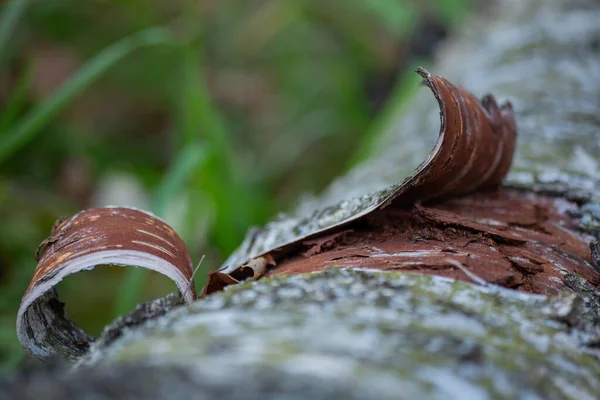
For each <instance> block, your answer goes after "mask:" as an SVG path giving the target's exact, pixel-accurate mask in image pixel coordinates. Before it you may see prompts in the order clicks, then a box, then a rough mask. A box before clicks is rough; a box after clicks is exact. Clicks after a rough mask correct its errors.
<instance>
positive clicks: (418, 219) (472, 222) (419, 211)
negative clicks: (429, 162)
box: [267, 189, 600, 294]
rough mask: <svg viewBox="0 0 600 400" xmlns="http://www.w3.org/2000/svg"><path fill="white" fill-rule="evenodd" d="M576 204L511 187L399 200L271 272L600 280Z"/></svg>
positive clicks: (538, 286) (535, 284)
mask: <svg viewBox="0 0 600 400" xmlns="http://www.w3.org/2000/svg"><path fill="white" fill-rule="evenodd" d="M576 208H577V205H576V204H574V203H570V202H568V201H566V200H564V199H558V198H550V197H545V196H540V195H535V194H532V193H524V192H520V191H516V190H511V189H499V190H495V191H488V192H483V193H476V194H472V195H468V196H465V197H461V198H453V199H451V200H447V201H445V202H442V203H437V204H435V205H427V206H422V205H419V204H417V205H414V206H412V207H410V208H395V207H394V206H393V205H392V206H390V207H387V208H385V209H383V210H379V211H376V212H374V213H372V214H370V215H368V216H366V217H365V218H362V219H360V220H359V221H356V222H354V223H352V224H351V225H349V226H347V227H346V228H344V229H343V230H341V231H338V232H335V233H332V234H328V235H324V236H320V237H317V238H314V239H311V240H306V241H304V242H303V243H302V246H303V247H302V248H301V250H300V251H299V252H294V254H290V255H288V256H286V257H284V258H283V259H280V260H278V265H277V267H276V268H274V269H272V270H271V271H269V272H268V273H267V275H279V274H290V273H292V274H293V273H303V272H312V271H320V270H323V269H327V268H329V267H332V266H336V267H342V268H343V267H349V268H365V269H377V270H398V271H407V272H415V273H422V274H435V275H442V276H447V277H450V278H454V279H459V280H466V281H474V280H475V281H478V280H479V279H477V278H481V279H483V280H485V281H487V282H489V283H494V284H498V285H501V286H504V287H508V288H513V289H517V290H520V291H525V292H531V293H541V294H555V293H557V292H558V291H560V290H561V289H563V288H564V287H565V285H564V283H563V279H562V278H563V276H564V275H565V274H566V273H577V274H580V275H581V276H583V277H584V278H585V279H587V280H588V281H589V282H590V283H591V284H592V285H594V286H596V287H600V273H599V272H598V271H597V270H596V269H595V268H594V266H593V264H592V259H591V255H590V250H589V243H590V241H591V237H589V236H587V235H586V234H584V233H582V232H579V231H578V230H577V228H576V225H575V223H574V221H573V220H572V219H571V218H570V217H569V216H568V211H569V210H575V209H576ZM464 269H466V270H467V272H465V271H464ZM473 274H474V275H473Z"/></svg>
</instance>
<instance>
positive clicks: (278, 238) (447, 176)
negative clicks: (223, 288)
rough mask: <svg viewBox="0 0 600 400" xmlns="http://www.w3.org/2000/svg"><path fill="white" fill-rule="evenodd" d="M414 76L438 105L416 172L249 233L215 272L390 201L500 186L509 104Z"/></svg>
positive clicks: (510, 132) (507, 154) (511, 128)
mask: <svg viewBox="0 0 600 400" xmlns="http://www.w3.org/2000/svg"><path fill="white" fill-rule="evenodd" d="M417 72H418V73H419V74H420V75H421V76H422V77H423V82H424V84H425V85H427V86H428V87H429V88H430V89H431V91H432V92H433V95H434V96H435V98H436V100H437V101H438V105H439V109H440V120H441V127H440V132H439V137H438V140H437V143H436V145H435V147H434V149H433V150H432V151H431V153H430V154H429V156H428V157H427V159H426V160H425V161H424V162H423V163H422V164H421V165H420V166H419V167H418V168H417V170H416V171H414V173H413V174H412V175H411V176H409V177H408V178H406V179H405V180H403V181H401V182H400V183H396V184H395V185H393V186H391V187H387V188H379V189H380V190H379V191H378V192H375V193H370V194H368V195H366V196H363V197H361V198H355V199H346V200H344V201H342V202H340V203H338V204H336V205H334V206H331V207H325V208H323V209H320V210H318V211H315V212H314V213H313V214H312V215H308V216H306V217H304V218H298V219H295V218H292V217H287V218H284V219H283V220H281V222H278V221H276V222H274V223H271V224H270V225H268V226H267V227H266V228H265V229H264V230H263V231H260V232H258V234H255V235H253V238H252V244H251V245H250V247H248V246H242V248H240V250H239V251H238V252H237V253H234V254H233V255H232V256H231V257H230V258H229V260H227V262H226V263H225V266H224V267H223V268H221V269H220V270H219V273H221V274H228V275H232V274H235V273H236V271H237V270H238V269H239V268H240V266H241V265H244V264H245V263H247V262H248V260H251V259H255V258H256V257H260V256H262V255H264V254H267V253H269V252H272V254H274V255H275V256H276V254H277V253H276V251H280V250H282V249H283V250H285V247H289V246H293V245H295V244H297V243H298V242H299V241H302V240H305V239H307V238H310V237H314V236H316V235H318V234H322V233H324V232H325V231H327V230H331V229H334V228H339V227H340V226H341V225H343V224H347V223H349V222H352V221H354V220H356V219H358V218H362V217H364V216H365V215H368V214H369V213H371V212H373V211H375V210H376V209H377V208H383V207H386V206H388V205H389V204H391V203H392V202H393V203H394V204H396V205H406V204H412V203H413V202H415V201H424V200H435V199H442V198H447V197H452V196H458V195H462V194H466V193H470V192H473V191H476V190H483V189H487V188H491V187H495V186H497V185H499V184H500V182H501V181H502V178H503V177H504V175H505V174H506V173H507V172H508V169H509V167H510V165H511V161H512V157H513V153H514V148H515V141H516V125H515V121H514V115H513V110H512V106H511V104H510V103H508V102H507V103H504V104H503V105H502V106H501V107H499V106H498V105H497V103H496V100H495V99H494V97H493V96H491V95H486V96H485V97H484V98H483V100H482V101H479V100H478V99H477V98H475V97H474V96H473V95H472V94H471V93H469V92H467V91H466V90H464V89H462V88H460V87H458V86H455V85H453V84H452V83H450V82H449V81H447V80H446V79H444V78H442V77H440V76H434V75H431V74H430V73H428V72H427V71H425V70H424V69H422V68H419V69H417ZM209 284H210V282H209ZM207 291H212V290H211V289H209V290H207Z"/></svg>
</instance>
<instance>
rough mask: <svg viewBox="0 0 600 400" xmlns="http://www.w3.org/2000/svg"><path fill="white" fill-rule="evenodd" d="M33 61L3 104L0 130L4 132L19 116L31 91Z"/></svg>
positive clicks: (0, 115)
mask: <svg viewBox="0 0 600 400" xmlns="http://www.w3.org/2000/svg"><path fill="white" fill-rule="evenodd" d="M31 70H32V68H31V63H29V64H27V67H26V68H25V71H24V72H23V73H22V74H21V76H20V77H19V80H18V81H17V82H16V84H15V87H14V89H13V90H12V92H11V94H10V97H9V98H8V99H7V100H6V103H5V104H4V105H3V108H2V113H1V114H0V132H4V131H5V130H7V129H9V127H10V126H11V125H12V124H13V123H14V121H15V120H16V119H17V118H18V116H19V113H20V112H21V111H22V110H23V107H24V105H25V101H26V100H27V94H28V91H29V83H30V77H31Z"/></svg>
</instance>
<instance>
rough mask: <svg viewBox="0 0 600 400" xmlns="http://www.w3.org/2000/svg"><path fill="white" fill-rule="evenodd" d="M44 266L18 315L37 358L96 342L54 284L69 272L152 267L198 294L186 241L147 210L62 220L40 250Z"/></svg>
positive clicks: (22, 335)
mask: <svg viewBox="0 0 600 400" xmlns="http://www.w3.org/2000/svg"><path fill="white" fill-rule="evenodd" d="M36 254H37V256H38V257H39V264H38V266H37V269H36V271H35V273H34V275H33V278H32V279H31V283H30V284H29V287H28V288H27V291H26V292H25V295H24V296H23V299H22V301H21V306H20V308H19V312H18V315H17V335H18V337H19V340H20V342H21V345H22V346H23V348H24V349H25V350H26V351H27V352H28V353H29V354H31V355H32V356H34V357H36V358H39V359H42V360H47V359H50V358H52V357H55V356H60V357H63V358H75V357H77V356H79V355H81V354H82V353H84V352H85V351H86V350H87V347H88V346H89V343H90V342H92V341H93V340H94V338H93V337H91V336H89V335H87V334H86V333H85V332H83V330H81V329H80V328H79V327H78V326H77V325H75V324H74V323H73V322H72V321H71V320H70V319H69V317H68V316H67V314H66V313H65V311H64V304H63V303H61V302H60V301H59V300H58V296H57V294H56V290H55V289H54V286H56V284H57V283H58V282H60V281H61V280H62V279H63V278H65V277H66V276H67V275H70V274H73V273H76V272H79V271H83V270H89V269H93V268H94V267H95V266H97V265H106V264H110V265H121V266H134V267H142V268H147V269H151V270H154V271H157V272H160V273H161V274H163V275H166V276H168V277H169V278H171V279H172V280H173V281H174V282H175V283H176V285H177V287H178V289H179V291H180V293H182V295H183V297H184V300H185V301H186V302H188V303H190V302H192V301H193V300H194V299H195V297H196V293H195V290H194V285H193V280H192V263H191V260H190V256H189V254H188V251H187V248H186V246H185V243H184V242H183V241H182V240H181V238H180V237H179V236H177V234H176V233H175V231H174V230H173V229H172V228H171V227H169V226H168V225H167V224H165V223H164V222H162V221H161V220H159V219H158V218H156V217H154V216H152V215H150V214H147V213H145V212H143V211H139V210H135V209H131V208H122V207H112V208H95V209H89V210H85V211H82V212H80V213H79V214H76V215H75V216H73V217H71V218H68V219H61V220H59V221H57V223H56V224H55V225H54V227H53V229H52V233H51V236H50V237H49V238H48V239H46V240H44V242H42V245H41V246H40V248H39V249H38V251H37V252H36Z"/></svg>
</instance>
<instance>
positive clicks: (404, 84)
mask: <svg viewBox="0 0 600 400" xmlns="http://www.w3.org/2000/svg"><path fill="white" fill-rule="evenodd" d="M426 64H427V63H426V62H424V61H423V60H421V61H413V62H411V64H410V65H409V66H408V67H407V68H406V69H405V72H404V73H402V74H401V75H400V76H399V78H398V83H397V84H396V85H395V87H394V89H393V91H392V93H391V94H390V97H389V99H388V100H387V102H386V104H385V106H384V108H383V110H382V111H380V113H379V115H378V116H377V117H376V118H375V120H374V121H373V122H372V123H371V126H370V127H369V129H368V130H367V132H366V133H365V136H364V138H363V139H362V143H361V145H360V146H358V152H357V153H356V154H355V156H354V157H352V159H351V162H350V164H349V165H348V168H349V167H351V166H353V165H356V164H358V163H359V162H360V161H362V160H364V159H366V158H368V157H369V155H370V154H371V152H372V151H373V147H374V145H375V144H376V143H377V140H379V139H380V138H381V136H383V135H384V134H385V133H386V132H388V131H389V130H390V129H391V127H392V125H393V123H394V122H395V121H396V120H397V119H398V117H399V115H401V113H403V112H404V110H405V109H406V107H407V106H408V104H409V101H410V100H411V99H412V98H413V96H414V94H415V93H416V92H417V89H418V88H419V85H420V83H421V78H420V77H419V76H418V75H417V74H415V73H414V70H415V69H416V67H417V66H419V65H426Z"/></svg>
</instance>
